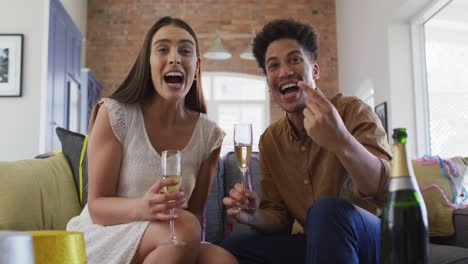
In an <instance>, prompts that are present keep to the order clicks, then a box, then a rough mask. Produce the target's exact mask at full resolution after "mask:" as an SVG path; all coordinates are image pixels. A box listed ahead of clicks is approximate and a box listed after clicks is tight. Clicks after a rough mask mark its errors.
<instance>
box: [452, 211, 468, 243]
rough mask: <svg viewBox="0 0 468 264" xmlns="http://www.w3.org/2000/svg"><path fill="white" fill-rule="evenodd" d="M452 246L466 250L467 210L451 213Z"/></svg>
mask: <svg viewBox="0 0 468 264" xmlns="http://www.w3.org/2000/svg"><path fill="white" fill-rule="evenodd" d="M453 225H454V227H455V241H454V246H459V247H464V248H468V208H465V209H456V210H454V211H453Z"/></svg>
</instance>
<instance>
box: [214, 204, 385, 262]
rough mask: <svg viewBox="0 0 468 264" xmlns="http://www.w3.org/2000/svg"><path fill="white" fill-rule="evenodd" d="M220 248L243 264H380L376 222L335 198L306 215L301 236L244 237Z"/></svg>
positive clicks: (311, 209) (240, 236) (371, 216)
mask: <svg viewBox="0 0 468 264" xmlns="http://www.w3.org/2000/svg"><path fill="white" fill-rule="evenodd" d="M221 246H222V247H223V248H225V249H226V250H228V251H229V252H231V253H232V254H233V255H234V256H236V258H237V260H238V261H239V263H240V264H246V263H269V264H270V263H306V264H312V263H313V264H318V263H336V264H341V263H356V264H357V263H369V264H374V263H380V219H379V218H378V217H376V216H375V215H373V214H371V213H369V212H367V211H366V210H364V209H362V208H359V207H357V206H355V205H353V204H351V203H349V202H347V201H344V200H341V199H338V198H322V199H320V200H319V201H317V202H315V203H314V204H313V205H312V206H311V207H310V208H309V210H308V212H307V227H306V234H305V235H287V234H271V235H267V234H246V235H239V236H234V237H230V238H228V239H227V240H226V241H224V242H223V243H222V244H221Z"/></svg>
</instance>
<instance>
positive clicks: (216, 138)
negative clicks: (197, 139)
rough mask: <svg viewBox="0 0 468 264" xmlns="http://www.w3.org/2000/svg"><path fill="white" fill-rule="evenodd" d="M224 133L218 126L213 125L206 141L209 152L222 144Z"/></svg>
mask: <svg viewBox="0 0 468 264" xmlns="http://www.w3.org/2000/svg"><path fill="white" fill-rule="evenodd" d="M225 135H226V133H225V132H224V131H223V130H222V129H221V128H220V127H218V126H216V127H215V129H214V131H213V133H212V135H211V138H210V142H208V148H209V153H211V152H212V151H213V150H215V149H217V148H219V147H220V146H221V144H223V139H224V136H225Z"/></svg>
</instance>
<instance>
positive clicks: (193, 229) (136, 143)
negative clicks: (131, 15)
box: [67, 17, 236, 264]
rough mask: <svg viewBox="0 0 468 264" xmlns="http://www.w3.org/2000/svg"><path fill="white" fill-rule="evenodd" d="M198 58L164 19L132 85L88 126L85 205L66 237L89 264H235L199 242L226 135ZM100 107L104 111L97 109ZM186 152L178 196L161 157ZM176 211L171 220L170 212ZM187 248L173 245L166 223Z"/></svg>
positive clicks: (187, 35)
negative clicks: (78, 240) (73, 235)
mask: <svg viewBox="0 0 468 264" xmlns="http://www.w3.org/2000/svg"><path fill="white" fill-rule="evenodd" d="M200 72H201V71H200V52H199V46H198V41H197V38H196V35H195V33H194V31H193V30H192V29H191V28H190V26H189V25H188V24H186V23H185V22H184V21H182V20H180V19H176V18H171V17H164V18H161V19H160V20H159V21H157V22H156V23H155V24H154V25H153V27H152V28H151V29H150V30H149V32H148V33H147V35H146V38H145V41H144V44H143V47H142V49H141V51H140V53H139V55H138V58H137V60H136V62H135V64H134V65H133V67H132V69H131V71H130V73H129V74H128V76H127V78H126V79H125V80H124V82H123V83H122V85H120V87H119V88H118V89H117V90H116V91H115V92H114V93H113V94H112V95H111V96H110V98H105V99H103V100H101V101H100V103H99V105H98V106H97V107H96V109H95V111H94V115H93V117H92V120H93V121H94V120H95V121H94V122H93V121H91V122H92V124H91V126H90V131H91V132H90V139H89V146H88V175H89V179H88V181H89V183H88V204H87V206H86V207H85V208H84V209H83V212H82V213H81V215H80V216H77V217H75V218H73V219H72V220H70V222H69V223H68V225H67V230H74V231H82V232H84V234H85V241H86V250H87V256H88V262H89V263H119V264H120V263H236V260H235V259H234V257H233V256H232V255H230V254H229V253H228V252H227V251H225V250H224V249H222V248H220V247H217V246H215V245H212V244H205V243H200V237H201V236H200V223H199V221H198V220H197V217H198V218H200V216H201V214H202V210H203V207H204V204H205V202H206V199H207V197H208V192H209V189H210V186H211V183H212V179H213V176H214V172H215V167H216V163H217V160H218V158H219V152H220V148H221V143H222V140H223V137H224V132H223V131H222V130H221V129H220V128H219V127H218V126H217V125H216V124H215V123H214V122H212V121H210V120H209V119H207V117H206V115H205V113H206V106H205V101H204V97H203V93H202V89H201V76H200ZM99 106H100V107H99ZM167 149H178V150H180V151H181V153H182V189H181V190H182V191H183V193H182V192H171V193H163V192H161V190H162V189H163V188H164V187H165V186H169V185H175V184H176V182H175V181H172V180H169V179H168V180H162V179H161V167H160V166H161V153H162V151H164V150H167ZM170 208H177V209H176V210H175V215H174V216H173V217H171V216H170V214H169V213H168V210H169V209H170ZM171 218H174V219H175V234H176V236H177V239H178V240H182V241H184V242H185V243H186V244H185V246H177V245H167V244H165V243H166V242H167V241H168V240H169V235H170V232H169V220H170V219H171Z"/></svg>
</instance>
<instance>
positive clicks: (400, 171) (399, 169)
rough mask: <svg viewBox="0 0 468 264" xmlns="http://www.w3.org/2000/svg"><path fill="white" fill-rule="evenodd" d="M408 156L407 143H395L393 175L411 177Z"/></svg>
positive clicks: (391, 172) (391, 173)
mask: <svg viewBox="0 0 468 264" xmlns="http://www.w3.org/2000/svg"><path fill="white" fill-rule="evenodd" d="M410 175H411V174H410V171H409V167H408V158H407V155H406V145H405V144H404V143H396V144H393V158H392V168H391V170H390V176H391V177H409V176H410Z"/></svg>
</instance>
